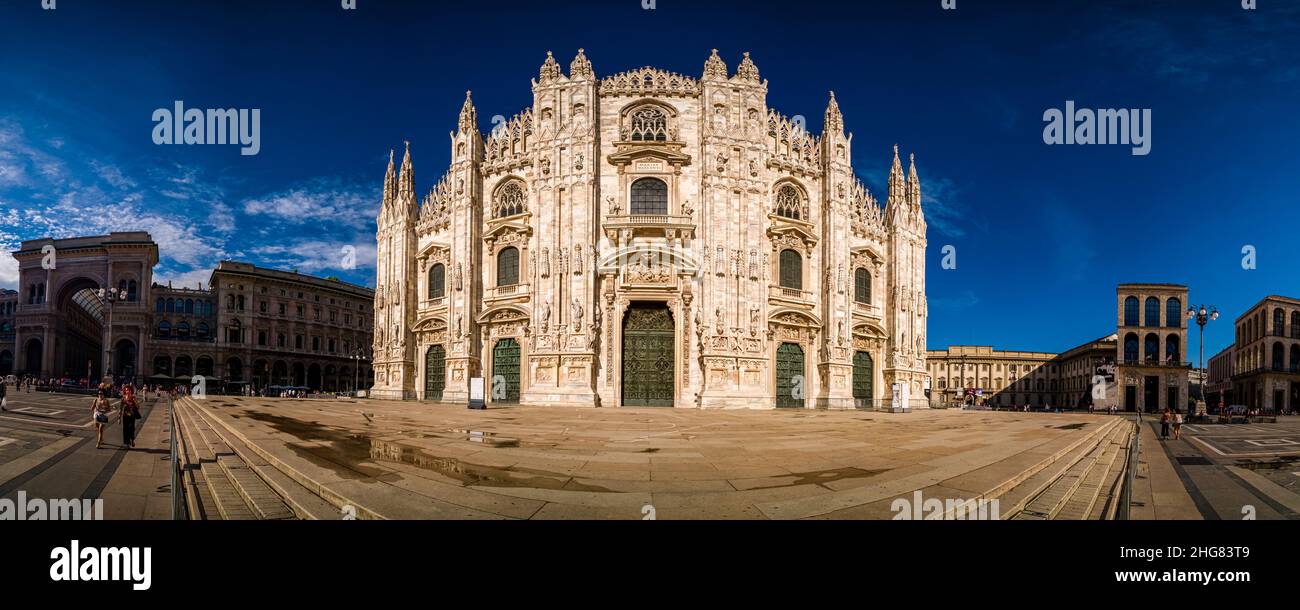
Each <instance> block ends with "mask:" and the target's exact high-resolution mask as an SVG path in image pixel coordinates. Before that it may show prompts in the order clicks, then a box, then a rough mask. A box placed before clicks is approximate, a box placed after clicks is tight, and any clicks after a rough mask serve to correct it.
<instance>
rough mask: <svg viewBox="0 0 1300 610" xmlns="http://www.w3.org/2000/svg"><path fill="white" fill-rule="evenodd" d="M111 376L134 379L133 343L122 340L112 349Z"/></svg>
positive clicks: (128, 340)
mask: <svg viewBox="0 0 1300 610" xmlns="http://www.w3.org/2000/svg"><path fill="white" fill-rule="evenodd" d="M113 374H114V375H117V376H118V377H124V378H128V379H130V378H134V377H135V342H133V341H131V340H130V339H122V340H120V341H118V342H117V346H116V347H115V348H114V349H113Z"/></svg>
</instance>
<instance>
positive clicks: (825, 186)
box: [373, 49, 929, 409]
mask: <svg viewBox="0 0 1300 610" xmlns="http://www.w3.org/2000/svg"><path fill="white" fill-rule="evenodd" d="M767 88H768V83H767V81H764V80H762V79H761V78H760V77H759V71H758V68H757V67H756V66H755V65H754V62H753V61H751V60H750V58H749V55H748V54H745V57H744V58H743V59H742V60H741V62H740V64H739V65H738V66H737V67H736V70H735V72H734V73H732V72H730V71H729V70H728V68H727V66H726V64H725V63H724V62H723V60H722V59H721V58H720V57H719V56H718V54H717V52H716V51H714V53H713V55H712V56H711V57H709V58H708V60H707V61H706V62H705V63H704V70H703V75H702V76H701V77H700V78H698V79H697V78H692V77H689V76H684V75H681V74H675V73H671V72H666V71H663V70H659V69H655V68H649V67H646V68H639V69H635V70H631V71H628V72H623V73H620V74H615V75H612V76H608V77H604V78H598V77H597V76H596V73H595V71H594V70H593V68H592V64H591V62H590V61H589V60H588V59H587V57H586V56H585V55H584V54H583V52H582V50H581V49H580V50H579V51H578V55H577V57H576V58H575V59H574V60H573V61H572V63H571V64H570V65H569V70H568V73H567V74H565V73H564V72H563V71H562V70H561V67H560V65H559V64H558V63H557V62H556V60H555V59H554V57H552V56H551V55H550V54H549V53H548V54H547V57H546V60H545V63H543V64H542V66H541V70H540V73H539V75H538V77H537V79H535V80H534V81H533V82H532V91H533V103H532V106H531V107H529V108H526V109H525V110H524V111H523V112H521V113H519V114H517V115H515V116H514V117H513V118H511V119H509V120H508V121H505V122H498V124H497V125H496V127H495V128H494V129H493V130H492V132H491V133H489V134H483V133H480V132H479V129H478V125H479V123H478V114H477V110H476V108H475V107H474V104H473V101H472V99H471V97H470V95H469V94H466V97H465V102H464V105H463V106H462V107H461V111H460V118H459V122H458V124H457V128H456V130H455V131H454V132H453V133H452V134H451V142H450V144H451V163H450V167H449V168H448V169H447V171H446V173H445V174H444V175H443V176H442V178H441V179H440V180H438V182H437V183H436V185H435V186H433V188H432V189H431V190H430V191H429V192H428V193H427V194H426V195H425V196H424V197H423V198H419V197H418V196H417V194H416V190H415V180H414V172H413V165H412V161H411V154H410V146H409V144H408V145H407V147H406V153H405V155H404V157H403V158H402V161H401V165H400V167H398V166H395V165H394V162H393V159H392V156H391V155H390V158H389V164H388V171H387V175H386V176H385V178H384V186H383V205H382V208H381V210H380V213H379V216H378V221H377V222H378V232H377V242H378V264H377V278H376V294H375V339H374V354H375V363H374V373H375V386H374V388H373V395H374V396H376V397H383V398H393V399H425V400H445V401H457V402H459V401H464V400H466V398H467V392H468V390H467V388H468V387H469V383H468V380H469V379H470V378H472V377H482V378H484V379H485V385H486V389H487V391H486V394H487V396H486V397H487V400H488V401H489V402H498V403H510V402H524V403H528V404H541V405H585V406H607V407H608V406H665V407H669V406H672V407H702V408H772V407H805V408H853V407H855V406H856V407H860V408H880V409H902V408H905V407H906V406H908V405H910V404H915V405H916V406H921V405H924V404H926V403H925V399H924V389H925V387H926V385H925V384H926V382H927V380H928V375H929V373H928V371H927V367H926V362H925V357H926V350H925V335H926V315H927V305H926V292H925V250H926V239H925V230H926V223H925V218H924V214H923V213H922V209H921V185H920V180H919V179H918V178H917V174H916V168H915V164H914V163H913V164H912V167H911V169H910V171H908V172H907V173H905V172H904V170H903V166H902V163H901V162H900V160H899V158H898V150H897V147H895V150H894V158H893V166H892V168H891V170H890V173H889V178H888V189H889V192H888V196H887V199H886V201H885V203H884V205H883V206H882V205H880V204H878V203H877V201H876V199H875V198H874V197H873V196H872V195H871V193H870V192H868V190H867V188H866V187H865V186H863V184H862V183H861V182H860V181H859V180H858V178H857V177H856V176H855V175H854V172H853V169H852V165H851V161H852V158H853V156H852V155H853V150H852V144H853V140H852V136H851V135H849V134H847V133H846V132H845V130H844V118H843V116H842V114H841V112H840V108H839V105H838V104H837V103H836V100H835V96H834V94H831V96H830V100H829V102H828V105H827V107H826V110H825V115H824V116H825V121H824V126H823V131H822V133H821V134H812V133H809V132H808V131H806V130H805V129H804V122H803V120H802V117H798V116H796V117H795V118H793V119H792V118H791V117H788V116H786V115H783V114H781V113H779V112H777V111H776V110H774V109H771V108H769V107H768V105H767Z"/></svg>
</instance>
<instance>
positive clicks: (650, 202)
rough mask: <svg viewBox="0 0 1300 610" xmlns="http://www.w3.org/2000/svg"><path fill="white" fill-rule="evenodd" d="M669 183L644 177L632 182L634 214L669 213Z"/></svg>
mask: <svg viewBox="0 0 1300 610" xmlns="http://www.w3.org/2000/svg"><path fill="white" fill-rule="evenodd" d="M667 213H668V185H667V184H665V183H664V181H663V180H657V179H655V178H642V179H640V180H637V181H636V182H633V183H632V214H633V215H638V214H667Z"/></svg>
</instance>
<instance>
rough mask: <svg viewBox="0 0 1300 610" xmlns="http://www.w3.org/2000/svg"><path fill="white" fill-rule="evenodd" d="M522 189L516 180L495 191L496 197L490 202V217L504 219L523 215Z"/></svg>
mask: <svg viewBox="0 0 1300 610" xmlns="http://www.w3.org/2000/svg"><path fill="white" fill-rule="evenodd" d="M524 209H525V206H524V189H523V187H522V186H520V184H519V181H518V180H511V181H510V182H507V183H505V185H503V186H502V187H501V188H499V189H497V196H496V199H495V201H493V202H492V217H493V218H504V217H506V216H514V215H515V214H523V213H524Z"/></svg>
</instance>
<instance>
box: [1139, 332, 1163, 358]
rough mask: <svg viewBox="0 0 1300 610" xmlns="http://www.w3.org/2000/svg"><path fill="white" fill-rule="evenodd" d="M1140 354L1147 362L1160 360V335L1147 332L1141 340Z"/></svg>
mask: <svg viewBox="0 0 1300 610" xmlns="http://www.w3.org/2000/svg"><path fill="white" fill-rule="evenodd" d="M1142 356H1143V358H1145V359H1146V361H1147V362H1160V337H1157V336H1156V334H1155V333H1150V334H1148V335H1147V338H1146V340H1144V341H1143V346H1142Z"/></svg>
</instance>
